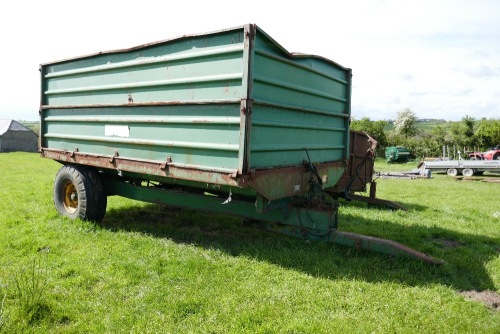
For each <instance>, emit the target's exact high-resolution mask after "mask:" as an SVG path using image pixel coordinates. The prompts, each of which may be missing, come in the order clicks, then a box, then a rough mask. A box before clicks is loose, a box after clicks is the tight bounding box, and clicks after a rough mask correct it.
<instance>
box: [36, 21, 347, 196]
mask: <svg viewBox="0 0 500 334" xmlns="http://www.w3.org/2000/svg"><path fill="white" fill-rule="evenodd" d="M41 75H42V106H41V129H42V130H41V149H42V154H43V155H44V156H46V157H49V158H53V159H55V160H58V161H62V162H77V163H83V164H87V165H93V166H96V167H99V168H103V169H105V170H110V169H111V170H120V171H122V172H133V173H139V174H148V175H154V176H156V177H159V178H164V177H168V178H171V179H181V180H189V181H194V182H201V183H210V184H217V185H225V186H231V187H237V188H245V187H248V183H250V184H251V185H250V188H253V189H255V190H256V191H257V192H259V193H261V194H263V195H264V196H265V197H266V198H267V199H276V198H282V197H287V196H290V195H295V194H297V193H299V194H300V193H304V192H307V191H308V186H307V180H306V181H304V180H303V179H302V178H303V174H304V173H303V169H304V168H303V162H304V160H307V159H310V160H311V163H313V164H316V165H318V166H317V169H318V170H319V171H320V173H321V177H322V178H323V179H324V183H325V185H326V186H333V185H335V183H336V182H337V180H338V178H339V177H340V176H341V175H342V172H343V165H342V164H343V161H346V160H347V159H348V158H349V146H348V141H349V116H350V96H351V93H350V89H351V84H350V83H351V70H350V69H347V68H344V67H342V66H340V65H338V64H336V63H334V62H332V61H329V60H327V59H325V58H322V57H317V56H311V55H303V54H290V53H288V52H287V51H286V50H285V49H284V48H283V47H281V46H280V45H279V44H278V43H276V42H275V41H274V40H273V39H272V38H271V37H270V36H268V35H267V34H266V33H265V32H264V31H262V30H261V29H259V28H258V27H257V26H255V25H246V26H242V27H237V28H234V29H227V30H222V31H218V32H215V33H209V34H203V35H193V36H184V37H181V38H177V39H172V40H167V41H163V42H158V43H152V44H146V45H143V46H139V47H136V48H132V49H128V50H118V51H112V52H103V53H98V54H94V55H90V56H85V57H80V58H76V59H70V60H65V61H61V62H54V63H50V64H44V65H42V66H41ZM306 150H307V151H308V152H307V153H308V154H309V158H308V156H307V153H306ZM83 156H84V157H85V160H82V159H81V158H82V157H83ZM110 161H111V162H110ZM165 164H166V165H168V168H164V167H165ZM161 167H163V168H161ZM249 175H252V177H250V178H249ZM243 179H245V180H244V181H243Z"/></svg>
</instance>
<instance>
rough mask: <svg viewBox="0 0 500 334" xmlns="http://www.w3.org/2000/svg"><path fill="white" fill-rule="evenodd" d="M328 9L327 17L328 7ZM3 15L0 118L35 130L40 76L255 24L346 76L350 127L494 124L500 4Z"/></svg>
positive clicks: (60, 4) (122, 6)
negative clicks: (359, 122)
mask: <svg viewBox="0 0 500 334" xmlns="http://www.w3.org/2000/svg"><path fill="white" fill-rule="evenodd" d="M326 3H328V7H325V4H326ZM0 6H1V8H0V31H1V32H2V33H1V35H0V42H1V45H2V52H0V61H1V64H2V79H1V80H0V91H1V92H2V98H0V118H14V119H21V120H37V118H38V109H39V101H40V87H39V81H40V78H39V72H38V68H39V64H41V63H46V62H51V61H56V60H61V59H66V58H71V57H76V56H81V55H85V54H90V53H95V52H98V51H105V50H114V49H121V48H129V47H132V46H136V45H140V44H144V43H148V42H153V41H157V40H163V39H169V38H173V37H177V36H180V35H184V34H191V33H204V32H209V31H214V30H219V29H223V28H228V27H233V26H239V25H242V24H245V23H256V24H257V25H259V26H260V27H261V28H262V29H263V30H265V31H266V32H267V33H268V34H269V35H271V36H272V37H273V38H275V39H276V41H277V42H279V43H280V44H281V45H282V46H283V47H285V48H286V49H287V50H289V51H291V52H302V53H309V54H317V55H320V56H323V57H326V58H329V59H331V60H333V61H336V62H338V63H340V64H341V65H343V66H346V67H350V68H352V70H353V91H352V116H353V117H354V118H358V119H359V118H361V117H370V118H371V119H392V118H394V117H395V116H396V113H397V112H398V111H401V110H402V109H404V108H410V109H411V110H413V111H414V112H415V113H416V114H417V115H418V116H419V117H421V118H443V119H446V120H460V119H461V118H462V117H464V116H465V115H469V116H472V117H475V118H482V117H486V118H497V119H500V19H498V13H500V1H492V0H475V1H460V0H458V1H450V0H435V1H431V0H420V1H402V0H400V1H389V0H386V1H384V0H366V1H349V2H347V1H328V2H288V3H286V5H285V2H282V1H279V2H278V1H274V2H273V1H271V0H268V1H262V0H254V1H252V2H236V1H216V0H212V1H189V0H185V1H182V2H179V1H176V2H171V1H148V0H143V1H141V2H137V1H128V0H122V1H95V0H87V1H81V2H79V1H72V2H70V1H59V0H45V1H22V0H18V1H16V2H4V3H2V4H1V5H0Z"/></svg>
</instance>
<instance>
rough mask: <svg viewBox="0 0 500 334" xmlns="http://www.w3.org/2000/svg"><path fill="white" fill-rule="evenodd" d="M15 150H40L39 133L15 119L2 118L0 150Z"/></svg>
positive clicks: (0, 124) (0, 121) (0, 122)
mask: <svg viewBox="0 0 500 334" xmlns="http://www.w3.org/2000/svg"><path fill="white" fill-rule="evenodd" d="M14 151H24V152H36V151H38V135H37V134H36V133H34V132H33V131H32V130H30V129H28V128H27V127H25V126H24V125H22V124H20V123H18V122H16V121H14V120H11V119H0V152H14Z"/></svg>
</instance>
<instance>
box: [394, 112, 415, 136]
mask: <svg viewBox="0 0 500 334" xmlns="http://www.w3.org/2000/svg"><path fill="white" fill-rule="evenodd" d="M394 127H395V131H396V134H398V135H402V136H403V137H405V138H409V137H413V136H415V135H416V134H418V129H417V115H416V114H415V113H414V112H413V111H411V110H410V109H408V108H405V109H404V110H402V111H400V112H398V115H397V117H396V120H395V121H394Z"/></svg>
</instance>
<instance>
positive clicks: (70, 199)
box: [63, 182, 78, 214]
mask: <svg viewBox="0 0 500 334" xmlns="http://www.w3.org/2000/svg"><path fill="white" fill-rule="evenodd" d="M63 204H64V208H65V209H66V211H68V213H69V214H73V213H75V212H76V210H77V209H78V193H77V191H76V187H75V185H74V184H73V183H72V182H67V183H66V184H65V185H64V187H63Z"/></svg>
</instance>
